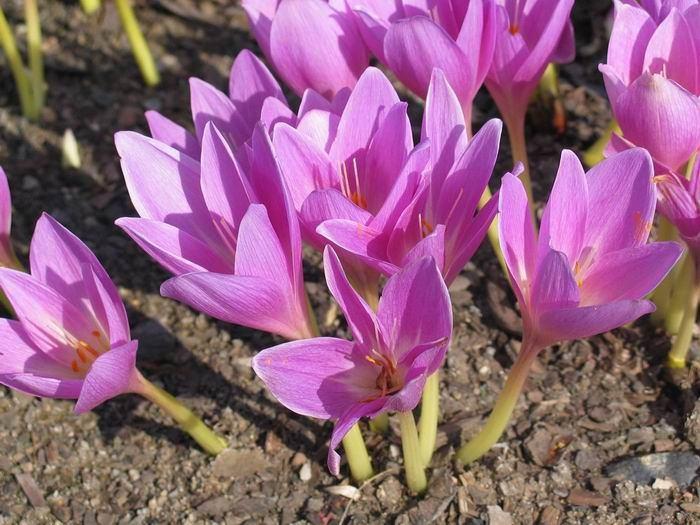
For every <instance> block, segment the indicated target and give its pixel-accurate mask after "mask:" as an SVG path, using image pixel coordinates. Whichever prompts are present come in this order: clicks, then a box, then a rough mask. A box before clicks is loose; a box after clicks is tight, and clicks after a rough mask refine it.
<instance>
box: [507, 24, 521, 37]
mask: <svg viewBox="0 0 700 525" xmlns="http://www.w3.org/2000/svg"><path fill="white" fill-rule="evenodd" d="M508 32H509V33H510V34H511V35H517V34H518V33H519V32H520V28H519V27H518V24H510V27H509V28H508Z"/></svg>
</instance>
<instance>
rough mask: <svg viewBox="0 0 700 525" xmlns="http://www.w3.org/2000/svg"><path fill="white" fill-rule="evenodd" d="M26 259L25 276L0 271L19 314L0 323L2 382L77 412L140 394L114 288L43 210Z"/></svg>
mask: <svg viewBox="0 0 700 525" xmlns="http://www.w3.org/2000/svg"><path fill="white" fill-rule="evenodd" d="M30 260H31V270H32V272H31V275H28V274H26V273H23V272H19V271H16V270H10V269H6V268H3V269H0V287H2V290H3V292H4V293H5V294H6V295H7V297H8V299H9V301H10V303H11V304H12V307H13V309H14V310H15V312H16V315H17V319H18V320H17V321H12V320H8V319H1V320H0V338H1V339H2V345H1V346H0V356H1V357H2V359H0V383H2V384H3V385H6V386H9V387H11V388H14V389H16V390H19V391H22V392H26V393H28V394H31V395H36V396H41V397H53V398H63V399H77V403H76V405H75V411H76V412H77V413H82V412H86V411H88V410H91V409H93V408H95V407H96V406H97V405H99V404H101V403H103V402H104V401H106V400H108V399H110V398H112V397H114V396H117V395H119V394H123V393H127V392H137V391H140V388H141V387H140V378H141V376H140V374H139V373H138V371H137V370H136V368H135V359H136V348H137V342H136V341H132V340H131V336H130V334H129V323H128V320H127V317H126V311H125V310H124V304H123V303H122V301H121V299H120V298H119V293H118V292H117V289H116V287H115V286H114V284H113V283H112V281H111V279H110V278H109V276H108V275H107V273H106V272H105V270H104V268H103V267H102V265H101V264H100V263H99V261H98V260H97V259H96V258H95V256H94V255H93V253H92V252H91V251H90V250H89V249H88V248H87V247H86V246H85V245H84V244H83V243H82V242H81V241H80V240H79V239H78V238H77V237H75V236H74V235H73V234H72V233H70V232H69V231H68V230H66V229H65V228H64V227H63V226H61V225H60V224H58V223H57V222H56V221H55V220H54V219H53V218H52V217H50V216H49V215H43V216H42V217H41V218H40V219H39V222H38V223H37V226H36V230H35V232H34V237H33V238H32V244H31V252H30Z"/></svg>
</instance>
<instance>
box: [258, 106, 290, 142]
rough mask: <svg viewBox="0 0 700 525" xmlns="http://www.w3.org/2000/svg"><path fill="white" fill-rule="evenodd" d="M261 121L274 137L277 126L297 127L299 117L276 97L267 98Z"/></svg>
mask: <svg viewBox="0 0 700 525" xmlns="http://www.w3.org/2000/svg"><path fill="white" fill-rule="evenodd" d="M260 121H262V123H263V124H264V125H265V129H266V130H267V132H268V133H269V134H270V136H272V134H273V132H274V129H275V126H277V124H282V123H284V124H288V125H290V126H296V124H297V116H296V115H295V114H294V112H293V111H292V110H291V109H289V106H288V105H287V102H282V101H281V100H279V99H277V98H275V97H267V98H266V99H265V101H264V102H263V105H262V108H261V109H260Z"/></svg>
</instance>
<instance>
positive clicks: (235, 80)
mask: <svg viewBox="0 0 700 525" xmlns="http://www.w3.org/2000/svg"><path fill="white" fill-rule="evenodd" d="M228 93H229V97H230V98H231V101H232V102H233V105H234V106H235V108H236V109H237V110H238V113H239V114H240V116H241V118H242V120H243V122H245V124H246V126H247V128H248V130H249V131H252V130H253V126H254V125H255V124H256V122H258V120H260V113H261V110H262V107H263V104H264V102H265V100H266V99H267V98H268V97H274V98H275V99H277V100H279V101H280V102H282V103H283V104H285V105H286V102H287V101H286V100H285V99H284V95H283V94H282V89H280V86H279V84H278V83H277V81H276V80H275V77H273V76H272V73H270V70H269V69H267V67H266V66H265V64H263V63H262V61H261V60H260V59H259V58H258V57H256V56H255V55H254V54H253V53H251V52H250V51H249V50H247V49H244V50H243V51H241V52H240V53H238V56H236V59H235V60H234V61H233V66H231V74H230V75H229V83H228Z"/></svg>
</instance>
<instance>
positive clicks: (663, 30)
mask: <svg viewBox="0 0 700 525" xmlns="http://www.w3.org/2000/svg"><path fill="white" fill-rule="evenodd" d="M642 4H644V5H643V6H641V5H639V4H637V3H636V2H631V1H629V2H622V1H619V0H618V1H616V2H615V21H614V24H613V29H612V34H611V35H610V45H609V47H608V58H607V63H606V64H602V65H601V66H600V71H601V72H602V73H603V77H604V79H605V87H606V90H607V92H608V97H609V99H610V104H611V106H612V110H613V114H614V115H615V118H616V119H617V122H618V123H619V125H620V128H621V129H622V134H623V137H620V136H619V135H613V137H612V138H611V141H610V144H609V147H608V149H609V150H610V152H615V151H621V150H623V149H626V148H629V147H634V146H640V147H643V148H645V149H647V150H648V151H649V153H650V154H651V156H652V158H653V159H654V163H655V170H656V173H657V174H662V173H667V172H669V171H674V170H678V169H680V168H681V167H682V166H683V165H684V164H685V163H686V162H688V160H689V159H690V157H691V156H692V155H693V154H694V153H695V152H696V151H697V149H698V147H700V126H698V122H700V100H699V99H698V95H700V36H699V35H700V5H699V4H698V3H697V2H660V1H647V2H642ZM645 7H646V9H645Z"/></svg>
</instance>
